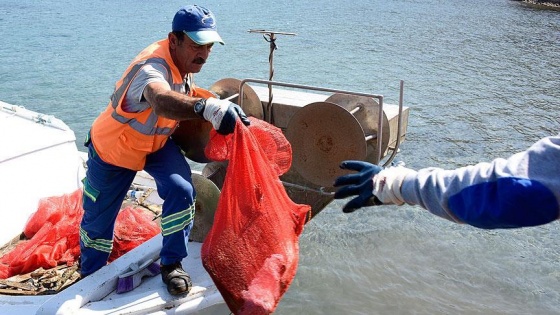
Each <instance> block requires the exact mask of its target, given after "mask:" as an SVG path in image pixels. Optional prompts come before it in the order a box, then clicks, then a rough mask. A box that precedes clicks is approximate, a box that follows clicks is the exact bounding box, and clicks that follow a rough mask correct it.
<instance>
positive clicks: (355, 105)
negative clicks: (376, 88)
mask: <svg viewBox="0 0 560 315" xmlns="http://www.w3.org/2000/svg"><path fill="white" fill-rule="evenodd" d="M325 101H326V102H331V103H335V104H337V105H339V106H341V107H343V108H344V109H346V110H347V111H349V112H351V113H352V114H353V115H354V117H356V119H357V120H358V122H359V123H360V125H361V126H362V129H363V130H364V134H365V136H366V137H368V136H372V135H373V136H375V137H373V138H372V139H370V140H367V148H368V150H367V156H366V160H367V161H370V162H372V163H376V164H377V163H379V161H378V160H377V157H378V152H379V150H378V148H377V136H379V133H378V129H379V128H378V124H379V103H378V102H377V101H376V100H374V99H373V98H372V97H367V96H361V95H352V94H342V93H336V94H333V95H331V96H330V97H328V98H327V99H326V100H325ZM382 129H383V130H382V131H381V157H383V155H384V154H385V152H386V151H387V147H388V146H389V138H390V133H391V131H390V130H389V120H388V119H387V115H385V113H383V128H382Z"/></svg>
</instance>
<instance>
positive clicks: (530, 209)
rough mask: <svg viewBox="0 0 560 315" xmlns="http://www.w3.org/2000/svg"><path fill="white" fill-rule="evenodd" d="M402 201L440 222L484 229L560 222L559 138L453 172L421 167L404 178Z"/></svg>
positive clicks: (548, 138) (542, 140)
mask: <svg viewBox="0 0 560 315" xmlns="http://www.w3.org/2000/svg"><path fill="white" fill-rule="evenodd" d="M401 193H402V197H403V199H404V201H405V202H406V203H408V204H414V205H420V206H421V207H423V208H425V209H427V210H428V211H430V212H432V213H433V214H435V215H438V216H440V217H442V218H445V219H448V220H451V221H454V222H458V223H466V224H469V225H472V226H476V227H479V228H485V229H494V228H516V227H524V226H535V225H540V224H545V223H548V222H551V221H554V220H557V219H559V218H560V134H558V135H556V136H553V137H547V138H543V139H541V140H540V141H538V142H537V143H535V144H533V145H532V146H531V147H530V148H529V149H527V150H526V151H524V152H520V153H517V154H515V155H513V156H511V157H510V158H508V159H496V160H494V161H492V162H490V163H479V164H476V165H473V166H467V167H463V168H459V169H456V170H443V169H439V168H425V169H421V170H419V171H418V172H416V173H413V174H409V175H407V176H406V177H405V179H404V181H403V184H402V186H401Z"/></svg>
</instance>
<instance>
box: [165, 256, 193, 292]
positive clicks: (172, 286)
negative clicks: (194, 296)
mask: <svg viewBox="0 0 560 315" xmlns="http://www.w3.org/2000/svg"><path fill="white" fill-rule="evenodd" d="M161 279H162V280H163V283H165V284H166V285H167V291H168V292H169V293H170V294H172V295H179V294H185V293H189V291H190V290H191V287H192V282H191V277H190V276H189V274H188V273H186V272H185V270H183V266H182V265H181V262H180V261H178V262H176V263H174V264H171V265H161Z"/></svg>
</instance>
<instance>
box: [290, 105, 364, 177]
mask: <svg viewBox="0 0 560 315" xmlns="http://www.w3.org/2000/svg"><path fill="white" fill-rule="evenodd" d="M286 138H287V139H288V141H290V144H291V145H292V154H293V160H292V166H293V167H294V169H295V170H296V171H297V172H298V173H299V174H300V175H301V176H302V177H303V178H304V179H306V180H308V181H310V182H311V183H313V184H316V185H319V186H321V187H332V184H333V182H334V180H335V178H336V177H338V176H340V175H343V174H345V173H346V172H344V171H343V170H341V169H340V167H339V165H340V163H341V162H342V161H344V160H364V159H365V158H366V154H367V147H366V140H365V135H364V131H363V129H362V127H361V126H360V123H359V122H358V120H356V118H355V117H354V116H353V115H352V114H351V113H350V112H348V111H347V110H346V109H344V108H343V107H341V106H339V105H336V104H333V103H329V102H316V103H311V104H308V105H306V106H304V107H302V108H301V109H299V110H298V111H297V112H296V113H295V114H294V116H293V117H292V118H291V120H290V122H289V123H288V127H287V129H286Z"/></svg>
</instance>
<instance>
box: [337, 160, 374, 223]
mask: <svg viewBox="0 0 560 315" xmlns="http://www.w3.org/2000/svg"><path fill="white" fill-rule="evenodd" d="M340 168H342V169H350V170H354V171H357V172H358V173H354V174H348V175H343V176H340V177H338V178H337V179H336V180H335V182H334V187H340V186H342V187H341V188H340V189H338V190H337V191H336V193H335V194H334V198H335V199H343V198H346V197H350V196H356V197H355V198H353V199H352V200H350V201H349V202H348V203H347V204H346V205H344V207H343V208H342V211H344V212H346V213H348V212H353V211H354V210H356V209H359V208H361V207H366V206H373V205H379V204H381V202H380V201H379V200H378V199H377V198H376V197H375V196H374V195H373V180H372V178H373V176H374V175H375V174H377V173H379V172H380V171H381V170H382V169H381V167H379V166H377V165H374V164H371V163H368V162H363V161H353V160H349V161H344V162H342V164H340Z"/></svg>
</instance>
